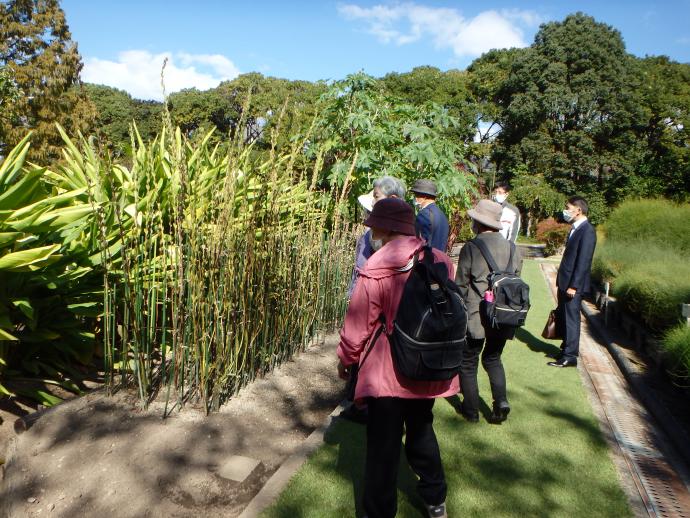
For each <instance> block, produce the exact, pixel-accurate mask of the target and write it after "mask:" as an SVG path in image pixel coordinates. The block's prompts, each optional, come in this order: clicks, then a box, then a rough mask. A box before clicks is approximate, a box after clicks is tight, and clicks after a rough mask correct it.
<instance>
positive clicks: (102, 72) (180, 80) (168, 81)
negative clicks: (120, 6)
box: [81, 50, 240, 101]
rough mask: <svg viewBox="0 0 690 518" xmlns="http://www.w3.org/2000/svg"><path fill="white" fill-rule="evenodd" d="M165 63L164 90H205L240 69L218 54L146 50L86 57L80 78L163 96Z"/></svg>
mask: <svg viewBox="0 0 690 518" xmlns="http://www.w3.org/2000/svg"><path fill="white" fill-rule="evenodd" d="M165 58H168V64H167V65H166V67H165V89H166V92H168V93H170V92H177V91H179V90H182V89H183V88H198V89H199V90H206V89H208V88H213V87H215V86H218V84H219V83H220V82H221V81H225V80H228V79H233V78H235V77H237V76H238V75H239V73H240V72H239V70H238V69H237V67H236V66H235V65H234V64H233V62H232V61H230V60H229V59H228V58H226V57H225V56H222V55H220V54H187V53H177V54H172V53H170V52H162V53H160V54H152V53H151V52H148V51H146V50H128V51H125V52H120V53H119V54H118V56H117V61H109V60H105V59H98V58H87V59H86V60H85V62H84V69H83V70H82V73H81V78H82V80H83V81H86V82H89V83H97V84H104V85H108V86H113V87H115V88H120V89H122V90H125V91H127V92H129V93H130V94H131V95H132V96H133V97H135V98H138V99H156V100H159V101H160V100H162V99H163V91H162V88H161V77H160V76H161V68H162V67H163V61H164V60H165Z"/></svg>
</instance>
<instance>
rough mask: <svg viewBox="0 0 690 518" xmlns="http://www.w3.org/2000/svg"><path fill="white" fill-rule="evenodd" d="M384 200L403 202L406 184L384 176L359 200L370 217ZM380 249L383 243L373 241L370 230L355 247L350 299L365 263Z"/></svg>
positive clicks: (348, 295) (349, 287) (349, 290)
mask: <svg viewBox="0 0 690 518" xmlns="http://www.w3.org/2000/svg"><path fill="white" fill-rule="evenodd" d="M384 198H400V199H401V200H403V199H405V184H403V182H402V181H401V180H399V179H398V178H395V177H393V176H382V177H381V178H377V179H376V180H374V188H373V189H372V190H371V192H368V193H366V194H362V195H360V196H359V197H358V198H357V200H358V201H359V204H360V205H361V206H362V208H363V209H364V212H365V214H366V216H368V215H369V214H370V213H371V211H372V209H373V207H374V204H375V203H376V202H377V201H378V200H382V199H384ZM379 248H381V242H379V241H373V240H372V239H371V231H370V230H367V231H366V232H365V233H364V234H362V236H361V237H360V238H359V239H358V240H357V246H356V247H355V266H354V268H353V269H352V277H351V279H350V285H349V286H348V288H347V298H348V299H349V298H350V297H352V292H353V291H354V289H355V284H356V283H357V277H358V276H359V270H361V269H362V268H364V263H366V262H367V259H369V258H370V257H371V256H372V254H373V253H374V252H375V251H376V250H378V249H379Z"/></svg>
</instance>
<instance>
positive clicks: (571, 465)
mask: <svg viewBox="0 0 690 518" xmlns="http://www.w3.org/2000/svg"><path fill="white" fill-rule="evenodd" d="M523 277H524V278H525V280H526V281H527V282H528V283H529V284H530V287H531V299H532V304H533V306H532V309H531V310H530V314H529V318H528V324H527V326H526V327H525V328H524V329H522V330H521V331H520V332H519V334H518V336H517V337H516V340H514V341H512V342H509V343H508V344H507V345H506V350H505V352H504V354H503V358H504V363H505V367H506V375H507V379H508V398H509V400H510V403H511V406H512V412H511V414H510V418H509V419H508V421H507V422H505V423H503V424H502V425H491V424H489V423H488V422H487V421H486V420H485V419H482V420H481V421H480V423H479V424H470V423H467V422H466V421H464V420H463V419H462V418H461V417H460V416H459V415H458V414H456V412H455V410H454V409H453V406H452V404H450V402H447V401H445V400H442V399H441V400H437V402H436V405H435V406H434V415H435V421H434V426H435V429H436V433H437V435H438V439H439V443H440V446H441V453H442V456H443V463H444V467H445V470H446V477H447V481H448V499H447V504H448V514H449V516H450V517H451V518H453V517H459V516H473V517H474V516H487V517H488V516H491V517H495V516H545V517H546V516H549V517H551V516H562V517H573V516H588V517H589V516H611V517H620V516H630V515H631V513H630V510H629V508H628V504H627V501H626V499H625V496H624V494H623V492H622V491H621V489H620V487H619V484H618V479H617V475H616V473H615V470H614V467H613V464H612V463H611V460H610V459H609V456H608V452H607V447H606V443H605V441H604V439H603V438H602V436H601V433H600V431H599V428H598V425H597V422H596V419H595V417H594V415H593V414H592V411H591V409H590V407H589V404H588V402H587V397H586V394H585V391H584V388H583V387H582V385H581V383H580V378H579V376H578V372H577V370H576V369H555V368H553V367H548V366H547V365H546V362H547V361H548V358H546V356H545V355H546V354H548V353H552V352H556V351H557V343H555V342H547V341H544V340H542V339H541V338H540V333H541V329H542V327H543V325H544V322H545V321H546V317H547V314H548V311H549V310H550V309H552V307H553V302H552V299H551V296H550V295H549V293H548V291H547V287H546V284H545V282H544V280H543V278H542V275H541V272H540V271H539V266H538V263H536V262H534V261H525V265H524V269H523ZM334 375H335V374H334ZM479 381H480V390H481V395H482V398H483V403H482V406H483V408H482V412H483V414H484V417H486V416H488V415H489V412H490V409H489V405H490V404H491V393H490V391H489V383H488V378H487V376H486V373H485V372H484V371H482V370H481V368H480V374H479ZM364 451H365V434H364V427H363V426H361V425H356V424H352V423H349V422H346V421H342V420H339V419H334V420H333V424H332V425H331V427H330V428H329V430H328V432H327V433H326V437H325V444H324V446H322V447H321V448H320V449H319V450H318V451H317V452H316V453H315V454H314V455H312V457H311V458H310V459H309V461H308V462H307V463H305V465H304V466H303V467H302V468H301V469H300V471H299V472H298V473H297V474H296V475H295V476H294V477H293V479H292V480H291V481H290V483H289V485H288V487H287V488H286V489H285V491H284V492H283V493H282V495H281V496H280V498H279V499H278V500H277V502H276V503H275V504H274V505H273V507H271V508H270V509H268V510H267V511H266V512H265V513H264V515H263V516H265V517H280V518H288V517H290V518H292V517H295V516H300V517H313V518H317V517H318V518H322V517H327V516H328V517H331V516H335V517H342V518H345V517H354V516H362V514H363V513H362V509H361V505H360V500H361V494H362V489H363V488H362V476H363V470H364ZM403 455H404V453H403ZM400 466H401V469H400V473H399V478H398V488H399V492H398V498H399V508H398V516H399V517H419V516H425V514H424V507H423V504H422V502H421V500H420V499H419V497H418V496H417V494H416V490H415V476H414V474H413V473H412V472H411V471H410V468H409V467H408V466H407V463H406V461H405V460H404V459H402V460H401V464H400Z"/></svg>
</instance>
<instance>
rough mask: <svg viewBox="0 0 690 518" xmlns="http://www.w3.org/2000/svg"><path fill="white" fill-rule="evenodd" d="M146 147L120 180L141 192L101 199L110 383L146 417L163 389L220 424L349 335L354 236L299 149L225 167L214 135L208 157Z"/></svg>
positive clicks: (175, 135) (235, 150)
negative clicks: (253, 385) (341, 330)
mask: <svg viewBox="0 0 690 518" xmlns="http://www.w3.org/2000/svg"><path fill="white" fill-rule="evenodd" d="M134 135H135V138H134V141H133V149H134V152H133V163H132V167H131V170H125V169H124V168H122V167H121V166H119V169H118V171H119V172H120V173H121V177H122V178H125V177H126V178H127V180H126V181H116V182H112V175H107V174H106V175H96V176H94V180H95V181H94V182H93V184H92V186H91V191H92V192H93V193H94V194H93V195H92V198H93V199H94V203H95V208H97V209H98V213H99V214H101V216H100V217H101V220H102V224H101V225H100V228H101V231H100V234H101V235H100V243H101V254H102V261H103V265H104V266H105V268H104V286H105V288H104V301H103V305H104V315H103V332H104V345H105V356H106V363H107V367H108V370H109V374H110V376H109V381H110V383H111V386H112V387H113V388H115V387H117V386H121V385H127V384H130V383H133V384H134V385H135V386H136V387H137V390H138V393H139V397H140V399H141V401H142V404H144V405H146V404H147V403H148V402H149V401H150V399H151V398H152V397H153V396H154V395H155V394H157V393H158V389H159V388H163V389H164V394H165V396H166V401H168V402H169V403H170V408H172V407H173V406H176V405H180V404H183V403H184V402H186V401H189V400H198V401H200V402H202V403H203V405H204V406H205V408H206V409H207V410H208V411H212V410H217V409H218V407H219V406H220V404H221V403H222V402H223V401H224V400H225V399H226V398H228V397H229V396H230V395H232V394H233V393H235V392H236V391H237V390H238V389H239V388H241V387H242V386H243V385H245V384H246V383H247V382H249V381H251V380H252V379H254V378H255V377H256V376H257V375H260V374H262V373H264V372H266V371H267V370H269V369H271V368H273V367H274V366H275V365H276V364H277V363H279V362H281V361H283V360H284V359H286V358H289V357H290V356H291V355H292V354H294V353H295V352H296V351H297V350H299V349H301V348H304V347H305V346H306V345H307V344H308V343H309V342H310V341H311V340H313V339H314V337H315V335H316V333H318V332H319V331H324V330H327V329H330V328H333V327H334V326H336V325H337V324H338V323H339V321H340V319H341V317H342V315H343V314H344V311H345V305H346V295H345V294H346V289H345V287H346V284H347V282H348V280H349V274H350V269H351V260H352V250H353V247H354V238H353V234H352V231H351V229H350V228H349V226H348V225H346V224H344V223H340V224H337V225H333V217H334V216H333V214H334V203H335V202H334V200H336V199H338V196H337V194H335V195H334V194H333V193H323V192H320V191H318V190H316V189H314V188H313V185H314V183H315V182H314V181H313V178H312V177H311V176H310V174H305V173H304V172H299V171H295V170H293V165H294V164H295V162H296V158H297V154H299V153H300V152H301V146H299V145H295V146H293V147H292V148H291V149H289V150H286V151H278V150H276V149H272V150H271V151H270V152H268V153H257V152H255V150H254V149H253V147H252V145H251V144H246V143H244V142H241V141H236V142H233V143H232V144H231V145H230V146H229V150H228V151H227V152H226V153H221V152H220V148H219V147H218V146H211V145H210V144H209V141H210V136H211V134H210V133H209V134H208V135H206V137H205V138H203V139H201V140H200V141H199V142H198V143H195V144H193V143H191V142H190V141H188V140H187V139H186V138H185V137H184V136H183V135H182V134H181V133H180V132H179V130H176V131H171V130H170V129H169V128H165V129H164V130H163V131H162V133H161V135H160V136H159V138H158V139H157V140H156V141H155V142H153V143H151V144H145V143H143V142H142V141H141V139H139V138H138V137H137V136H136V132H135V133H134ZM104 191H109V192H110V200H109V201H108V202H107V203H105V204H101V203H100V202H99V201H98V198H99V195H97V194H95V193H99V192H100V193H102V192H104ZM96 205H97V206H96ZM109 222H115V224H114V227H115V228H116V229H117V236H116V239H115V242H113V239H112V234H113V233H112V232H111V231H110V230H109V229H110V225H109ZM328 228H330V230H327V229H328ZM116 243H117V246H115V245H116ZM114 250H115V251H116V253H113V251H114Z"/></svg>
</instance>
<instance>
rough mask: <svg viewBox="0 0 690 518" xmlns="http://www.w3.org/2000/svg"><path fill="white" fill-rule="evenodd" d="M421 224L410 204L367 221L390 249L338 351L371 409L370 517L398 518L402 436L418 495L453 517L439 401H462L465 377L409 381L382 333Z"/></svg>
mask: <svg viewBox="0 0 690 518" xmlns="http://www.w3.org/2000/svg"><path fill="white" fill-rule="evenodd" d="M414 220H415V216H414V210H413V209H412V207H411V206H410V205H409V204H408V203H406V202H405V201H403V200H400V199H396V198H386V199H383V200H380V201H378V202H377V203H376V204H375V205H374V207H373V210H372V212H371V214H370V215H369V217H368V218H367V219H366V220H365V221H364V224H365V225H366V226H368V227H369V228H371V232H372V237H373V238H374V239H380V240H381V242H382V243H383V246H382V247H381V249H380V250H378V251H377V252H376V253H375V254H374V255H372V256H371V258H370V259H369V260H368V261H367V262H366V264H365V265H364V268H362V270H361V271H360V277H359V280H358V281H357V285H356V286H355V290H354V292H353V294H352V299H351V300H350V305H349V307H348V309H347V313H346V315H345V321H344V324H343V328H342V329H341V331H340V343H339V345H338V349H337V354H338V358H339V360H340V361H339V363H338V375H339V376H340V377H341V378H343V379H348V377H349V373H350V371H351V369H352V366H353V365H359V375H358V378H357V385H356V387H355V401H366V403H367V405H368V408H369V418H368V421H367V450H366V451H367V452H366V466H365V476H364V509H365V513H366V514H367V516H368V517H369V518H374V517H391V518H392V517H394V516H395V514H396V510H397V490H396V481H397V472H398V463H399V458H400V449H401V441H402V438H403V431H404V432H405V452H406V454H407V459H408V462H409V463H410V466H411V468H412V469H413V471H414V472H415V473H416V474H417V475H418V476H419V483H418V490H419V493H420V496H421V497H422V499H423V500H424V502H425V504H426V506H427V511H428V513H429V516H431V517H434V518H442V517H445V516H446V512H445V499H446V493H447V487H446V481H445V475H444V472H443V466H442V464H441V456H440V451H439V447H438V442H437V441H436V435H435V433H434V429H433V426H432V423H433V413H432V408H433V405H434V398H438V397H449V396H451V395H454V394H457V392H458V390H459V383H458V377H457V376H455V377H454V378H453V379H451V380H446V381H433V382H430V381H414V380H409V379H406V378H404V377H403V376H401V375H400V374H398V372H397V371H396V368H395V366H394V364H393V359H392V356H391V350H390V343H389V341H388V336H387V335H386V333H384V332H377V331H378V329H379V327H380V326H382V324H381V317H382V316H383V317H384V319H385V322H388V323H392V322H393V321H394V319H395V315H396V313H397V311H398V304H399V303H400V299H401V297H402V293H403V289H404V287H405V282H406V281H407V278H408V277H409V272H410V271H411V269H412V266H413V259H414V256H415V254H416V253H417V252H419V251H420V250H422V248H423V246H424V240H423V239H420V238H418V237H417V236H416V235H415V225H414ZM433 255H434V261H436V262H443V263H445V265H446V267H447V269H448V271H449V272H450V271H452V270H451V267H452V263H451V260H450V258H449V257H448V256H447V255H446V254H445V253H443V252H441V251H439V250H433ZM370 341H372V342H373V343H371V344H370V343H369V342H370ZM365 350H366V352H365ZM365 355H366V356H365ZM365 357H366V360H365V361H363V358H365Z"/></svg>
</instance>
